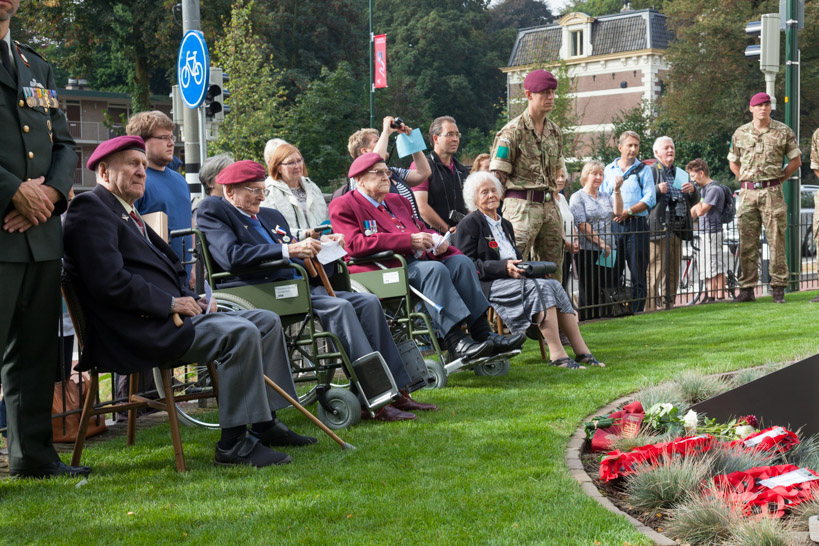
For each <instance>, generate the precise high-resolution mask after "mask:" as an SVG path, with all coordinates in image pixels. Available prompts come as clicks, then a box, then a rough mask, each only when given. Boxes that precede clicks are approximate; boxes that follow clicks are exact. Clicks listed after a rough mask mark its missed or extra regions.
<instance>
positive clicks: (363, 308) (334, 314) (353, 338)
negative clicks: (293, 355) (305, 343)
mask: <svg viewBox="0 0 819 546" xmlns="http://www.w3.org/2000/svg"><path fill="white" fill-rule="evenodd" d="M310 296H311V299H312V301H313V310H314V311H315V313H316V315H318V317H319V321H320V322H321V325H322V326H323V327H324V329H325V330H327V331H328V332H333V333H334V334H336V335H337V336H338V337H339V338H340V339H341V344H342V345H343V346H344V351H345V352H346V353H347V356H349V357H350V360H351V361H352V360H356V359H357V358H360V357H362V356H364V355H366V354H369V353H371V352H373V351H378V352H379V353H381V356H383V357H384V361H385V362H386V363H387V367H389V369H390V372H392V377H393V379H394V380H395V384H396V386H397V387H398V388H399V389H404V388H406V387H407V385H408V384H409V382H410V378H409V374H407V370H406V369H405V368H404V361H403V360H401V354H400V353H399V352H398V347H396V346H395V341H394V340H393V338H392V333H390V328H389V326H387V321H386V319H385V318H384V310H383V309H382V308H381V302H380V301H378V297H377V296H375V295H373V294H358V293H355V292H344V291H341V290H336V297H335V298H334V297H332V296H330V295H328V294H327V290H325V288H324V287H323V286H314V287H312V288H311V289H310Z"/></svg>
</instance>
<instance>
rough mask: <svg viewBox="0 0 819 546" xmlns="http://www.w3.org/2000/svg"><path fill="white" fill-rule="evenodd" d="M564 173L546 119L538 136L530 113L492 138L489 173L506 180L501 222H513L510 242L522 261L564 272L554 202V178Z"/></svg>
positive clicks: (554, 129) (558, 136)
mask: <svg viewBox="0 0 819 546" xmlns="http://www.w3.org/2000/svg"><path fill="white" fill-rule="evenodd" d="M562 168H563V133H562V131H561V130H560V127H558V125H557V124H556V123H555V122H553V121H552V120H550V119H549V118H546V120H545V122H544V125H543V134H542V135H541V134H538V133H537V131H535V125H534V123H533V122H532V117H531V116H530V115H529V110H528V109H526V110H524V111H523V113H522V114H521V115H519V116H518V117H516V118H515V119H513V120H512V121H510V122H509V123H507V124H506V126H505V127H504V128H503V129H501V130H500V131H499V132H498V134H497V135H496V136H495V142H494V144H493V145H492V161H491V163H490V165H489V170H490V171H502V172H505V173H506V175H507V178H506V184H505V187H504V190H505V194H504V200H503V217H504V218H505V219H506V220H509V221H510V222H511V223H512V227H513V228H514V230H515V241H516V246H517V248H518V250H519V251H520V253H521V255H523V258H524V259H528V258H529V253H530V251H531V255H532V256H531V257H532V258H533V259H535V260H545V261H550V262H554V263H555V264H557V271H556V272H555V273H554V276H555V278H557V280H558V281H560V280H561V278H560V277H562V271H563V267H562V265H563V250H564V240H563V221H562V219H561V216H560V208H559V207H558V204H557V201H556V200H555V199H554V192H556V191H557V182H556V181H555V179H556V177H557V173H558V172H559V171H560V169H562Z"/></svg>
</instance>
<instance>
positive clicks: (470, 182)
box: [464, 171, 503, 212]
mask: <svg viewBox="0 0 819 546" xmlns="http://www.w3.org/2000/svg"><path fill="white" fill-rule="evenodd" d="M486 181H489V182H492V183H494V184H495V189H497V190H498V196H501V195H503V186H502V185H501V183H500V180H498V178H497V177H496V176H495V175H494V174H492V173H491V172H489V171H477V172H474V173H472V174H470V175H469V176H467V177H466V180H465V181H464V204H465V205H466V208H467V209H469V211H470V212H471V211H475V210H477V209H478V207H477V206H476V205H475V196H476V195H477V194H478V188H479V187H480V185H481V184H483V183H484V182H486Z"/></svg>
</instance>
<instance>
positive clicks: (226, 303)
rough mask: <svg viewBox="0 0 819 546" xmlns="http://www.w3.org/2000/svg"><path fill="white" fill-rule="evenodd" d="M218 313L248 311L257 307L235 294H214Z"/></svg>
mask: <svg viewBox="0 0 819 546" xmlns="http://www.w3.org/2000/svg"><path fill="white" fill-rule="evenodd" d="M213 297H214V298H216V307H217V310H218V311H247V310H250V309H256V306H255V305H253V304H252V303H250V302H249V301H247V300H246V299H244V298H240V297H239V296H234V295H233V294H218V293H217V294H214V295H213Z"/></svg>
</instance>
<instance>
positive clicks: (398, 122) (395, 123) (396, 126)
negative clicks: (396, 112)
mask: <svg viewBox="0 0 819 546" xmlns="http://www.w3.org/2000/svg"><path fill="white" fill-rule="evenodd" d="M403 126H404V120H403V119H401V118H400V117H398V116H395V117H394V118H393V120H392V121H391V122H390V127H392V128H393V129H400V128H401V127H403Z"/></svg>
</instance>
